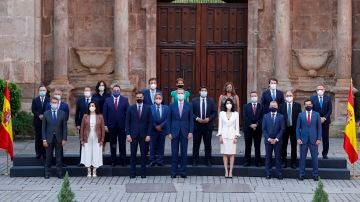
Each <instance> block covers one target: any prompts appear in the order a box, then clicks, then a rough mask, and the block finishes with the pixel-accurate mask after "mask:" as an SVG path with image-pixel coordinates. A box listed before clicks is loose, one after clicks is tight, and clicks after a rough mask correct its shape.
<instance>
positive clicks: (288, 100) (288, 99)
mask: <svg viewBox="0 0 360 202" xmlns="http://www.w3.org/2000/svg"><path fill="white" fill-rule="evenodd" d="M285 99H286V101H287V102H292V101H293V100H294V97H292V96H291V97H286V98H285Z"/></svg>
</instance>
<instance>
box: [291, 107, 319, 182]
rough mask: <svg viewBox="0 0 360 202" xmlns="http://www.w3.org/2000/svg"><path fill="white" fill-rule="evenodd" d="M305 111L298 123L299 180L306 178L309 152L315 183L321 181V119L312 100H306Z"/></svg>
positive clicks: (300, 115)
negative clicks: (319, 168)
mask: <svg viewBox="0 0 360 202" xmlns="http://www.w3.org/2000/svg"><path fill="white" fill-rule="evenodd" d="M304 105H305V111H304V112H301V113H300V114H299V118H298V120H297V123H296V139H297V142H298V144H299V145H300V161H299V180H304V178H305V164H306V156H307V152H308V150H310V154H311V160H312V167H313V170H312V176H313V179H314V180H315V181H318V180H319V172H318V154H319V152H318V145H319V144H320V143H321V136H322V135H321V133H322V130H321V118H320V114H319V113H318V112H316V111H314V110H313V104H312V101H311V100H305V101H304Z"/></svg>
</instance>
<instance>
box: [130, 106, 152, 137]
mask: <svg viewBox="0 0 360 202" xmlns="http://www.w3.org/2000/svg"><path fill="white" fill-rule="evenodd" d="M150 119H151V111H150V106H149V105H145V104H143V106H142V110H141V116H140V117H139V115H138V111H137V104H133V105H131V106H130V107H129V108H128V109H127V112H126V124H125V125H126V126H125V131H126V135H130V136H131V137H132V138H136V137H138V136H140V137H145V136H148V135H150V127H151V125H150V124H151V122H150Z"/></svg>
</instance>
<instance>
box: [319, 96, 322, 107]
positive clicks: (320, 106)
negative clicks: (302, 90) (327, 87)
mask: <svg viewBox="0 0 360 202" xmlns="http://www.w3.org/2000/svg"><path fill="white" fill-rule="evenodd" d="M319 103H320V107H321V108H322V107H323V97H322V96H321V97H320V102H319Z"/></svg>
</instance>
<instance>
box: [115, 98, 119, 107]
mask: <svg viewBox="0 0 360 202" xmlns="http://www.w3.org/2000/svg"><path fill="white" fill-rule="evenodd" d="M117 108H118V99H117V98H115V109H116V110H117Z"/></svg>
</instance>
